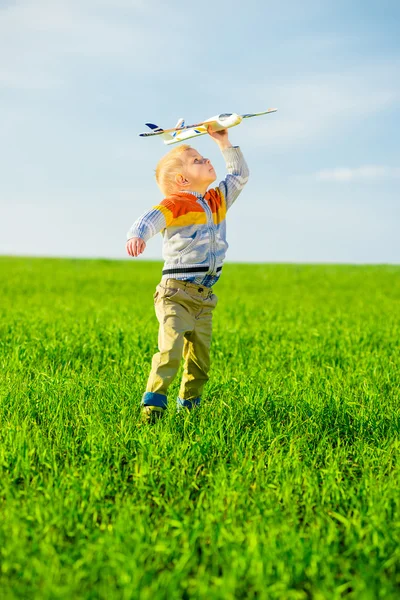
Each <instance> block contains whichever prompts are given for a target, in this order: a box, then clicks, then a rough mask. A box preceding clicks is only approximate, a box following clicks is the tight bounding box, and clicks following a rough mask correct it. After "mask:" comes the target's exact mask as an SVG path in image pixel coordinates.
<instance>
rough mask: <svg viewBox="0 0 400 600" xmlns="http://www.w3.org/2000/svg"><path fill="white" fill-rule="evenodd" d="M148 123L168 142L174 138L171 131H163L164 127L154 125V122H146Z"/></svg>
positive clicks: (150, 127)
mask: <svg viewBox="0 0 400 600" xmlns="http://www.w3.org/2000/svg"><path fill="white" fill-rule="evenodd" d="M146 125H147V127H149V129H151V130H152V131H153V132H154V133H159V134H160V135H161V137H162V138H163V140H165V141H166V142H169V141H171V140H172V139H173V137H172V135H171V134H170V133H161V132H162V131H164V130H163V129H162V127H159V126H158V125H154V123H146Z"/></svg>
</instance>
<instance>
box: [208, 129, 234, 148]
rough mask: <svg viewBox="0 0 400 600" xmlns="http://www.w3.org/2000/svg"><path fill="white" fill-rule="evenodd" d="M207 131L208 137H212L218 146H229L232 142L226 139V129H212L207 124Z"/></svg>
mask: <svg viewBox="0 0 400 600" xmlns="http://www.w3.org/2000/svg"><path fill="white" fill-rule="evenodd" d="M207 133H208V135H209V136H210V137H212V138H213V140H215V141H216V142H217V144H218V146H219V147H220V148H230V147H231V146H232V144H231V143H230V141H229V139H228V130H227V129H221V131H213V130H212V129H211V128H210V125H208V126H207Z"/></svg>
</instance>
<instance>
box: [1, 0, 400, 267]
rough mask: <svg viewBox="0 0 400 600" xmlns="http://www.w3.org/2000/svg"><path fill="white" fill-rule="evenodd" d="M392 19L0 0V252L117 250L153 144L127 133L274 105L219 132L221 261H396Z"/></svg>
mask: <svg viewBox="0 0 400 600" xmlns="http://www.w3.org/2000/svg"><path fill="white" fill-rule="evenodd" d="M399 22H400V3H399V2H397V0H391V1H389V0H380V2H377V1H374V2H371V1H368V0H367V1H363V2H359V1H352V2H348V1H347V2H345V1H342V0H335V2H333V1H329V2H328V1H323V0H322V1H314V0H305V1H304V2H301V3H300V2H295V1H291V0H281V2H279V3H275V2H269V1H263V2H261V1H259V2H256V1H254V0H248V1H247V2H245V3H233V2H232V1H231V2H227V1H225V0H221V1H218V0H215V1H214V2H211V1H209V0H205V1H204V2H178V1H175V0H170V1H169V2H168V3H164V2H156V1H153V0H147V1H145V0H132V1H129V0H97V1H95V0H47V1H46V0H35V1H33V0H31V1H29V0H16V1H11V0H6V1H4V0H0V108H1V111H0V164H1V167H2V168H1V177H0V253H1V254H16V255H39V256H74V257H108V258H127V255H126V252H125V239H126V232H127V230H128V229H129V227H130V225H131V224H132V223H133V221H134V220H135V219H136V218H137V217H138V216H139V215H140V214H142V213H143V212H144V211H145V210H146V209H148V208H150V207H151V206H152V205H154V204H156V203H157V202H158V201H159V200H160V199H161V194H160V191H159V189H158V187H157V186H156V183H155V180H154V168H155V165H156V163H157V161H158V160H159V158H160V157H161V156H162V155H163V154H164V153H165V152H166V151H168V147H166V146H164V145H163V144H162V143H161V142H160V140H159V139H158V138H152V139H144V138H140V137H138V135H137V134H138V133H139V132H141V131H143V130H144V129H145V127H144V123H145V122H146V121H153V122H156V123H158V124H160V125H162V126H165V127H169V126H173V125H174V124H175V123H176V121H177V119H178V118H179V117H184V118H185V119H186V121H187V122H191V121H193V122H195V121H198V120H201V119H203V118H207V117H209V116H211V115H214V114H217V113H219V112H238V113H244V112H253V111H261V110H264V109H266V108H268V107H277V108H278V112H277V113H274V114H272V115H268V116H265V117H260V118H258V119H251V120H247V121H245V122H244V123H243V124H242V125H240V126H239V127H236V128H232V129H231V130H230V139H231V141H232V143H233V144H235V145H240V147H241V148H242V150H243V152H244V154H245V156H246V159H247V162H248V164H249V167H250V172H251V178H250V180H249V183H248V185H247V187H246V189H245V190H244V191H243V193H242V194H241V196H240V197H239V199H238V201H237V203H236V204H235V205H234V206H233V207H232V209H231V211H230V212H229V213H228V221H227V230H228V242H229V244H230V248H229V250H228V254H227V260H228V261H235V262H238V261H244V262H312V263H318V262H325V263H332V262H336V263H340V262H344V263H400V235H399V223H400V209H399V200H400V194H399V191H400V150H399V132H400V39H399V38H400V36H399V35H398V23H399ZM192 143H193V145H194V146H195V147H196V148H197V149H198V150H199V152H201V153H202V154H203V155H205V156H208V157H210V158H211V160H212V162H213V164H214V166H215V167H216V170H217V173H218V178H219V179H221V178H222V177H223V176H224V163H223V160H222V158H221V156H220V154H219V150H218V147H217V146H216V144H215V143H214V142H213V141H212V140H211V139H210V138H208V137H207V136H203V137H201V138H199V139H197V140H192ZM161 248H162V238H161V235H157V236H156V237H155V238H153V239H152V240H150V241H149V243H148V245H147V248H146V251H145V253H144V254H143V255H142V257H140V258H137V259H132V258H129V259H128V258H127V259H128V260H131V261H132V260H134V261H137V260H143V259H144V260H145V259H159V260H161Z"/></svg>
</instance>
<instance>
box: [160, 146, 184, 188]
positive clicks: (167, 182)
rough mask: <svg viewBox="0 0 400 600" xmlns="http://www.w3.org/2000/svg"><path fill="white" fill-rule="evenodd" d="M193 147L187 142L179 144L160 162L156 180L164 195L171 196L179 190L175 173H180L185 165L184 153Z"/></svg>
mask: <svg viewBox="0 0 400 600" xmlns="http://www.w3.org/2000/svg"><path fill="white" fill-rule="evenodd" d="M191 148H192V147H191V146H188V145H187V144H182V145H181V146H177V147H176V148H173V149H172V150H170V152H168V154H166V155H165V156H163V157H162V159H161V160H160V161H159V162H158V164H157V167H156V181H157V184H158V187H159V188H160V190H161V191H162V193H163V194H164V196H169V195H170V194H173V193H174V192H177V191H179V188H178V187H177V184H176V182H175V175H176V174H177V173H179V171H180V170H181V169H182V167H183V166H184V165H183V161H182V153H183V152H185V151H186V150H191Z"/></svg>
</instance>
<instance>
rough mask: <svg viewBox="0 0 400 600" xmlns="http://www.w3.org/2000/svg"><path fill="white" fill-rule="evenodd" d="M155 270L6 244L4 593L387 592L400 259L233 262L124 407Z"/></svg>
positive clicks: (151, 318) (149, 327)
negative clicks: (187, 379) (198, 319)
mask: <svg viewBox="0 0 400 600" xmlns="http://www.w3.org/2000/svg"><path fill="white" fill-rule="evenodd" d="M160 271H161V263H152V262H143V261H134V260H132V261H126V262H125V261H105V260H57V259H25V258H6V257H3V258H0V276H1V284H0V289H1V295H0V317H1V319H0V364H1V372H2V377H1V381H0V419H1V428H0V436H1V439H0V469H1V470H0V474H1V478H0V560H1V574H0V596H1V598H2V599H7V600H8V599H9V598H24V599H29V598H39V599H40V600H42V599H45V600H47V599H48V600H50V599H58V598H63V599H77V598H85V599H86V598H87V599H96V598H101V599H107V600H109V599H114V598H115V599H117V598H118V599H123V600H128V599H131V598H132V599H134V598H140V599H141V600H154V599H157V600H158V599H168V600H174V599H181V598H183V599H189V598H190V599H191V598H195V599H198V598H199V599H200V598H201V599H203V598H204V599H214V598H216V599H221V600H222V599H223V600H226V599H227V600H230V599H236V598H237V599H241V598H254V599H273V600H275V599H277V600H281V599H284V600H286V599H287V600H302V599H315V600H320V599H324V600H325V599H327V600H335V599H339V598H346V599H356V598H357V599H362V600H364V599H365V600H369V599H371V600H375V599H381V598H385V599H386V598H390V599H395V598H399V597H400V511H399V508H400V475H399V465H398V458H399V426H400V418H399V417H400V403H399V400H400V360H399V359H400V267H398V266H344V265H342V266H337V265H329V266H324V265H304V266H300V265H233V264H227V265H226V266H225V267H224V274H223V276H222V278H221V280H220V282H219V283H218V284H217V286H216V287H215V292H216V294H217V295H218V297H219V303H218V307H217V309H216V311H215V314H214V333H213V346H212V371H211V378H210V381H209V383H208V385H207V388H206V393H205V395H204V396H203V398H204V401H203V404H202V406H201V409H200V411H198V412H197V413H193V414H188V415H182V414H176V412H175V398H176V395H177V391H178V387H179V381H178V379H177V380H176V381H175V382H174V383H173V384H172V386H171V388H170V396H169V400H170V407H169V410H168V414H167V415H166V417H165V419H164V420H163V421H161V422H160V423H157V424H155V425H154V426H144V425H141V424H140V422H139V418H140V414H139V402H140V398H141V395H142V393H143V391H144V388H145V384H146V380H147V376H148V373H149V367H150V361H151V357H152V355H153V353H154V352H155V351H156V350H157V345H156V344H157V321H156V318H155V314H154V309H153V299H152V294H153V292H154V288H155V286H156V284H157V283H158V282H159V278H160Z"/></svg>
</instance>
